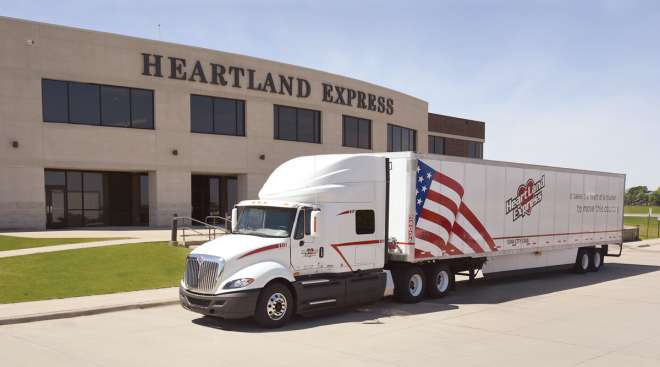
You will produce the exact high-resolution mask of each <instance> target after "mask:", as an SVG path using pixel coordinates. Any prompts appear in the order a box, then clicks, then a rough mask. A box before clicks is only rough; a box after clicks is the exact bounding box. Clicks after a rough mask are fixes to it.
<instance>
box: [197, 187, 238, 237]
mask: <svg viewBox="0 0 660 367" xmlns="http://www.w3.org/2000/svg"><path fill="white" fill-rule="evenodd" d="M237 182H238V181H237V178H236V177H235V176H206V175H192V177H191V189H192V190H191V204H192V217H193V218H194V219H197V220H200V221H203V222H205V221H206V220H207V217H209V216H211V217H223V218H228V217H230V216H231V209H232V208H233V207H234V205H236V202H237V200H238V198H237V191H238V190H237ZM208 222H209V223H210V224H214V225H219V226H223V225H225V222H224V221H223V220H221V219H217V218H208Z"/></svg>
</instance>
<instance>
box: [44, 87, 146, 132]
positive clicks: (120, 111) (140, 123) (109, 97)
mask: <svg viewBox="0 0 660 367" xmlns="http://www.w3.org/2000/svg"><path fill="white" fill-rule="evenodd" d="M41 85H42V105H43V118H44V121H46V122H68V123H77V124H87V125H104V126H117V127H133V128H139V129H153V126H154V95H153V91H151V90H146V89H133V88H127V87H115V86H109V85H98V84H90V83H79V82H67V81H59V80H49V79H42V81H41Z"/></svg>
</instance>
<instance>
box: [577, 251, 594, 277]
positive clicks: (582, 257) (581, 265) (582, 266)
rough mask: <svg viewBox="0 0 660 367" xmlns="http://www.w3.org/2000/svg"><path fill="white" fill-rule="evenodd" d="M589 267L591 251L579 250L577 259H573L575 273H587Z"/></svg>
mask: <svg viewBox="0 0 660 367" xmlns="http://www.w3.org/2000/svg"><path fill="white" fill-rule="evenodd" d="M590 267H591V251H589V249H586V248H579V249H578V252H577V258H576V259H575V272H576V273H578V274H584V273H586V272H588V271H589V269H590Z"/></svg>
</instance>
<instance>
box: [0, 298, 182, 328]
mask: <svg viewBox="0 0 660 367" xmlns="http://www.w3.org/2000/svg"><path fill="white" fill-rule="evenodd" d="M178 303H179V300H178V299H177V300H171V301H153V302H142V303H134V304H124V305H116V306H108V307H96V308H87V309H81V310H71V311H60V312H52V313H44V314H32V315H25V316H16V317H11V318H5V319H3V318H0V325H12V324H24V323H28V322H35V321H45V320H56V319H66V318H72V317H78V316H90V315H97V314H102V313H109V312H117V311H126V310H135V309H145V308H153V307H161V306H170V305H175V304H178Z"/></svg>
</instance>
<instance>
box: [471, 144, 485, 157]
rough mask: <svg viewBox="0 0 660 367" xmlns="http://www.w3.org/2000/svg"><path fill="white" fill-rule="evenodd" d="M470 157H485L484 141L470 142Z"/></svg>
mask: <svg viewBox="0 0 660 367" xmlns="http://www.w3.org/2000/svg"><path fill="white" fill-rule="evenodd" d="M468 157H470V158H483V157H484V152H483V143H479V142H475V141H470V142H468Z"/></svg>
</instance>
